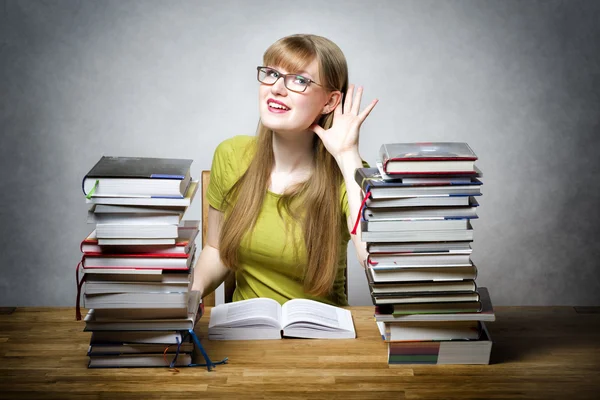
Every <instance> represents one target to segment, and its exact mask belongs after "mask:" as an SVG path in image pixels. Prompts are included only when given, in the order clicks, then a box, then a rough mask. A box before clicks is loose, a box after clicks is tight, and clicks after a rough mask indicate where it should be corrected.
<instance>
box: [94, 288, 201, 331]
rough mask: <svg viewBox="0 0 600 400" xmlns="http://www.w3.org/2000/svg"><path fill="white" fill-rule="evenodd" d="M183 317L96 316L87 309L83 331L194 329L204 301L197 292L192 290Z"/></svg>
mask: <svg viewBox="0 0 600 400" xmlns="http://www.w3.org/2000/svg"><path fill="white" fill-rule="evenodd" d="M187 311H188V313H187V317H185V318H183V317H182V318H154V319H131V318H116V317H113V318H97V317H96V310H95V309H91V310H89V311H88V313H87V315H86V316H85V318H84V321H85V329H84V330H85V331H93V332H94V331H182V330H186V331H187V330H189V329H194V326H195V325H196V322H198V320H199V319H200V318H201V317H202V315H203V314H204V303H202V299H200V298H199V294H198V292H192V294H191V295H190V299H189V301H188V309H187Z"/></svg>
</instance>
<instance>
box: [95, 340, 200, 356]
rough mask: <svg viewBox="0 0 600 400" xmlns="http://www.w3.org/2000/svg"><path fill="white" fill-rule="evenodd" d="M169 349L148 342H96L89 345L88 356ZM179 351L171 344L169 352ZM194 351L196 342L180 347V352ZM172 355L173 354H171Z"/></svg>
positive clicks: (159, 351) (185, 343)
mask: <svg viewBox="0 0 600 400" xmlns="http://www.w3.org/2000/svg"><path fill="white" fill-rule="evenodd" d="M165 350H167V345H164V344H147V343H131V344H129V343H125V344H95V345H92V346H89V347H88V356H109V355H120V354H153V353H156V354H163V352H164V351H165ZM176 351H177V346H175V345H170V346H169V347H168V350H167V354H173V353H175V352H176ZM193 351H194V343H191V342H183V343H182V344H181V347H180V349H179V352H180V353H191V352H193ZM170 357H172V355H171V356H170Z"/></svg>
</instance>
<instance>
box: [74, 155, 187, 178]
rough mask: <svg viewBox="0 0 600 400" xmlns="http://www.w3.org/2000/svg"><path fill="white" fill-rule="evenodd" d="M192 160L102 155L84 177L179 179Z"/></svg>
mask: <svg viewBox="0 0 600 400" xmlns="http://www.w3.org/2000/svg"><path fill="white" fill-rule="evenodd" d="M192 161H193V160H188V159H178V158H149V157H109V156H102V158H100V160H99V161H98V162H97V163H96V165H94V166H93V167H92V169H90V171H89V172H88V173H87V174H86V175H85V178H127V179H131V178H146V179H180V180H181V179H184V178H185V176H186V174H187V173H188V171H189V169H190V166H191V165H192ZM85 178H84V179H85Z"/></svg>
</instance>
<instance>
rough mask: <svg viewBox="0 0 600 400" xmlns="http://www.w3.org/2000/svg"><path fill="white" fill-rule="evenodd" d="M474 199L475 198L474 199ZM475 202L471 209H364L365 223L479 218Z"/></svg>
mask: <svg viewBox="0 0 600 400" xmlns="http://www.w3.org/2000/svg"><path fill="white" fill-rule="evenodd" d="M473 199H474V198H473ZM478 205H479V204H478V203H477V202H476V201H475V202H474V203H473V204H471V205H470V206H469V207H426V208H418V207H404V208H366V207H365V208H363V210H362V218H363V219H364V220H365V221H411V220H429V219H451V218H477V209H476V207H477V206H478Z"/></svg>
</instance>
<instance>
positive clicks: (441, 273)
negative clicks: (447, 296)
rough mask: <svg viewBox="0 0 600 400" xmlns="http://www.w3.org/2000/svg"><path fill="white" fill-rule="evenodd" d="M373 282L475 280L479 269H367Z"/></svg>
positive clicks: (423, 267)
mask: <svg viewBox="0 0 600 400" xmlns="http://www.w3.org/2000/svg"><path fill="white" fill-rule="evenodd" d="M366 272H367V274H369V279H370V281H371V282H375V283H385V282H420V281H462V280H475V279H476V278H477V267H476V266H475V265H470V266H466V267H439V266H433V267H428V266H417V267H413V266H402V267H371V266H369V267H367V271H366Z"/></svg>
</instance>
